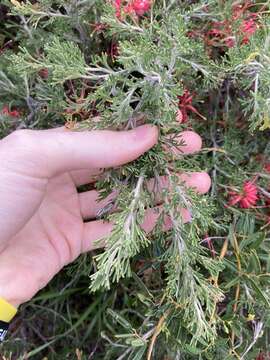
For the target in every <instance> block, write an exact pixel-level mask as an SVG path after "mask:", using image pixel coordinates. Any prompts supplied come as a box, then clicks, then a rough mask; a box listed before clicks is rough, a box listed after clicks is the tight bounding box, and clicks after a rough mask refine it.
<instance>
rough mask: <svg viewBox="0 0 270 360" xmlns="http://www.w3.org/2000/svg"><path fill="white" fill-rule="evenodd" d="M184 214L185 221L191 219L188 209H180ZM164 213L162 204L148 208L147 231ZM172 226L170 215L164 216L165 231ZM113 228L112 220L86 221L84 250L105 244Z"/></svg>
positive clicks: (145, 221)
mask: <svg viewBox="0 0 270 360" xmlns="http://www.w3.org/2000/svg"><path fill="white" fill-rule="evenodd" d="M179 211H180V214H181V216H182V220H183V223H187V222H189V221H191V215H190V213H189V211H188V210H187V209H179ZM161 214H162V206H158V207H156V208H153V209H147V210H146V212H145V218H144V221H143V223H142V224H141V227H142V228H143V230H144V231H145V232H146V233H150V232H151V231H152V230H153V229H154V228H155V226H156V224H157V221H158V220H159V217H160V216H161ZM171 228H172V221H171V219H170V218H169V216H164V218H163V229H162V230H163V231H168V230H170V229H171ZM112 230H113V224H112V223H111V222H105V221H103V220H97V221H91V222H88V223H84V230H83V238H82V251H83V252H87V251H91V250H94V249H98V248H102V247H104V246H105V238H106V237H107V236H109V235H110V233H111V232H112Z"/></svg>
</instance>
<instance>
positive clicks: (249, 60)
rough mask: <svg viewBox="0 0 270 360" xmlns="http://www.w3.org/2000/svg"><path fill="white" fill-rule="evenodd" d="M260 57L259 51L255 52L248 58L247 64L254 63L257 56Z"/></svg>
mask: <svg viewBox="0 0 270 360" xmlns="http://www.w3.org/2000/svg"><path fill="white" fill-rule="evenodd" d="M259 55H260V53H259V51H254V52H253V53H251V54H250V55H249V56H248V57H247V58H246V60H245V63H246V64H248V63H249V62H251V61H253V60H254V59H255V58H256V56H259Z"/></svg>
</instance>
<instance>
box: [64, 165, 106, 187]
mask: <svg viewBox="0 0 270 360" xmlns="http://www.w3.org/2000/svg"><path fill="white" fill-rule="evenodd" d="M102 173H103V169H101V168H99V169H98V168H95V169H83V170H74V171H70V176H71V177H72V180H73V181H74V184H75V186H77V187H79V186H81V185H86V184H91V183H93V182H96V181H97V180H98V179H99V178H100V175H101V174H102Z"/></svg>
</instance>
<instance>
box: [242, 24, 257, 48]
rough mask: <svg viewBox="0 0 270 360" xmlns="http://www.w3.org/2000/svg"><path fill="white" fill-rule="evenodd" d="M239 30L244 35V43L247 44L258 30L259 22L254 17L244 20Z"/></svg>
mask: <svg viewBox="0 0 270 360" xmlns="http://www.w3.org/2000/svg"><path fill="white" fill-rule="evenodd" d="M239 30H240V32H241V33H242V34H243V35H244V37H243V40H242V44H247V43H249V39H250V37H251V36H252V35H253V34H254V33H255V32H256V30H257V24H256V22H255V21H254V19H253V18H250V19H247V20H243V21H242V24H241V25H240V28H239Z"/></svg>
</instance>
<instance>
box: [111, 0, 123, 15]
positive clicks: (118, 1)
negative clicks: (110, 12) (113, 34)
mask: <svg viewBox="0 0 270 360" xmlns="http://www.w3.org/2000/svg"><path fill="white" fill-rule="evenodd" d="M113 6H114V8H115V15H116V17H117V18H118V19H120V18H121V7H122V0H114V2H113Z"/></svg>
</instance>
